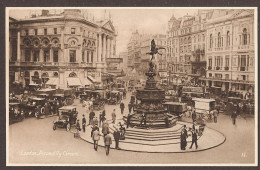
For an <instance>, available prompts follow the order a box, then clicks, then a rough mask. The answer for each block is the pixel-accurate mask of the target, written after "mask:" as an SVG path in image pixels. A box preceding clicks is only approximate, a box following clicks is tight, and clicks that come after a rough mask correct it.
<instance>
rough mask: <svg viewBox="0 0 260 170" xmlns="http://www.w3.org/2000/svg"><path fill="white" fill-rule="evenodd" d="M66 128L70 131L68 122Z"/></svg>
mask: <svg viewBox="0 0 260 170" xmlns="http://www.w3.org/2000/svg"><path fill="white" fill-rule="evenodd" d="M66 130H67V131H70V124H69V123H68V124H67V127H66Z"/></svg>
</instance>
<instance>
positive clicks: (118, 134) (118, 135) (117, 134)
mask: <svg viewBox="0 0 260 170" xmlns="http://www.w3.org/2000/svg"><path fill="white" fill-rule="evenodd" d="M113 136H114V139H115V148H116V149H119V139H120V131H119V130H118V128H116V130H115V131H114V134H113Z"/></svg>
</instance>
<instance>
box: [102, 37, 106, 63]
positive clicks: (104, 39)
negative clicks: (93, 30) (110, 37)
mask: <svg viewBox="0 0 260 170" xmlns="http://www.w3.org/2000/svg"><path fill="white" fill-rule="evenodd" d="M102 58H103V59H102V62H105V60H106V35H105V34H104V35H103V52H102Z"/></svg>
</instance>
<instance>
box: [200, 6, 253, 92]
mask: <svg viewBox="0 0 260 170" xmlns="http://www.w3.org/2000/svg"><path fill="white" fill-rule="evenodd" d="M206 27H207V29H206V30H207V51H206V60H207V68H206V69H207V75H206V79H204V78H202V80H205V81H206V84H207V86H209V87H218V88H221V90H222V91H235V92H240V93H242V94H245V93H246V92H247V91H249V92H251V93H254V83H255V53H254V37H255V35H254V11H253V10H214V12H213V13H212V16H211V19H209V20H208V21H207V25H206Z"/></svg>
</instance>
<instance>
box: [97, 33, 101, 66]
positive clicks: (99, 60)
mask: <svg viewBox="0 0 260 170" xmlns="http://www.w3.org/2000/svg"><path fill="white" fill-rule="evenodd" d="M101 36H102V35H101V34H98V40H99V41H98V59H97V61H98V62H101V48H102V39H101Z"/></svg>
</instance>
